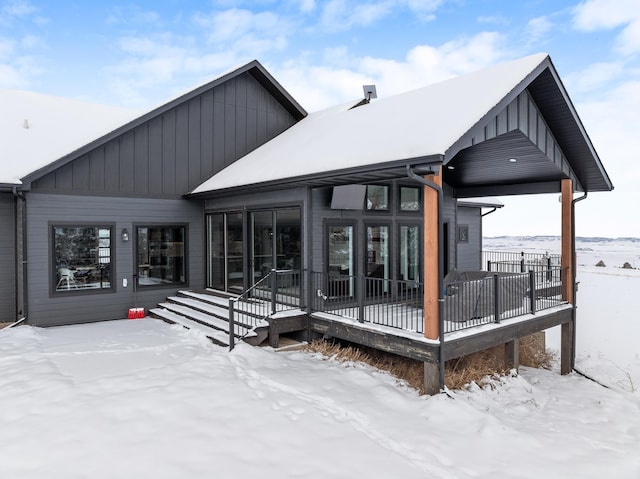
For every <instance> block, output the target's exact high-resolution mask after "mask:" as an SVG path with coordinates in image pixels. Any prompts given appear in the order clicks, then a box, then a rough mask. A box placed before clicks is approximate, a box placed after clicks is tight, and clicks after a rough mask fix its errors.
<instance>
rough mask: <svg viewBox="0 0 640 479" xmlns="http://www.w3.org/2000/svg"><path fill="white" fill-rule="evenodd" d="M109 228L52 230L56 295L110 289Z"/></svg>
mask: <svg viewBox="0 0 640 479" xmlns="http://www.w3.org/2000/svg"><path fill="white" fill-rule="evenodd" d="M112 233H113V227H112V226H105V225H102V226H99V225H98V226H89V225H84V226H81V225H68V226H67V225H54V226H53V227H52V237H53V245H52V246H53V257H54V265H53V266H54V274H55V277H54V283H53V284H54V285H55V287H54V288H53V290H54V291H56V292H69V291H83V290H84V291H96V290H101V289H111V264H112V258H113V249H112V245H111V238H112Z"/></svg>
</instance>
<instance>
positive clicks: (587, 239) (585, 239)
mask: <svg viewBox="0 0 640 479" xmlns="http://www.w3.org/2000/svg"><path fill="white" fill-rule="evenodd" d="M483 239H494V240H495V239H499V240H512V241H532V242H534V241H539V242H542V241H560V236H545V235H539V236H484V237H483ZM576 241H579V242H581V243H612V242H615V241H625V242H630V243H640V238H634V237H631V236H623V237H619V238H607V237H605V236H576Z"/></svg>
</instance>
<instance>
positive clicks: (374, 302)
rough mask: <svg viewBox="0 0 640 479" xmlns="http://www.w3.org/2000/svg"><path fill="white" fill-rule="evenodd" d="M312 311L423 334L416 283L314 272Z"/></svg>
mask: <svg viewBox="0 0 640 479" xmlns="http://www.w3.org/2000/svg"><path fill="white" fill-rule="evenodd" d="M311 288H312V289H311V291H312V292H313V294H312V298H311V304H310V307H311V310H312V311H313V312H324V313H329V314H333V315H336V316H342V317H347V318H351V319H355V320H357V321H359V322H361V323H371V324H378V325H382V326H388V327H392V328H398V329H403V330H407V331H415V332H419V333H422V332H423V323H424V321H423V313H422V301H423V289H422V283H419V282H417V281H402V280H392V279H383V278H369V277H364V276H361V275H360V276H353V275H344V274H336V273H319V272H313V273H311Z"/></svg>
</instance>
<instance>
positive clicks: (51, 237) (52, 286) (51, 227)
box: [47, 221, 117, 297]
mask: <svg viewBox="0 0 640 479" xmlns="http://www.w3.org/2000/svg"><path fill="white" fill-rule="evenodd" d="M89 227H93V228H96V229H98V230H99V229H108V230H109V253H110V254H109V265H110V266H109V287H108V288H73V289H65V290H59V289H57V284H58V281H59V280H58V269H59V267H58V266H57V265H56V264H55V262H56V245H55V239H56V233H55V229H56V228H89ZM47 229H48V232H49V234H48V243H49V259H48V263H49V266H48V268H49V297H67V296H76V295H80V296H82V295H89V294H109V293H115V292H116V281H115V278H117V274H116V261H115V259H116V241H115V232H116V224H115V223H113V222H94V221H75V222H70V221H49V222H48V224H47Z"/></svg>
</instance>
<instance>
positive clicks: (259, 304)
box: [178, 290, 271, 316]
mask: <svg viewBox="0 0 640 479" xmlns="http://www.w3.org/2000/svg"><path fill="white" fill-rule="evenodd" d="M178 294H179V295H181V296H188V297H190V298H193V299H196V300H200V301H204V302H206V303H211V304H214V305H217V306H219V307H221V308H224V309H226V310H228V309H229V299H235V298H237V296H230V297H229V298H221V297H219V296H215V295H213V294H207V293H197V292H195V291H186V290H185V291H178ZM256 309H259V310H256ZM236 310H238V311H244V312H247V313H250V314H257V313H260V314H264V316H266V315H267V314H268V313H269V312H270V310H271V302H270V301H265V300H262V299H258V298H251V299H250V300H249V301H247V300H243V301H240V302H237V303H236Z"/></svg>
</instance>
